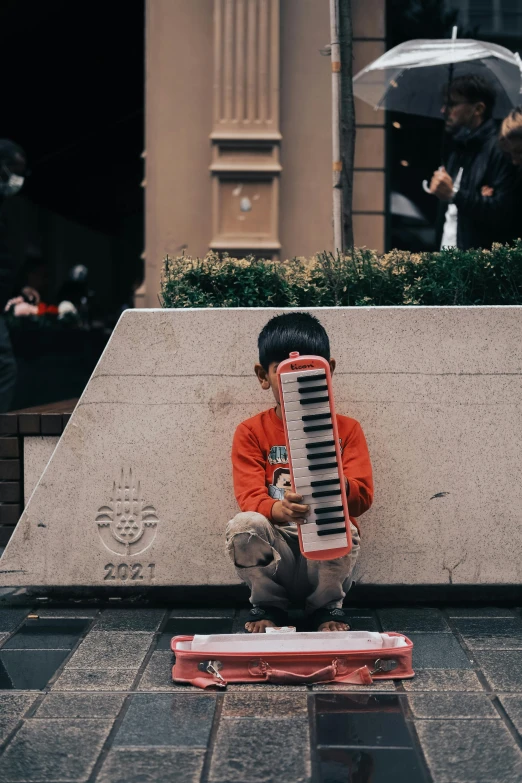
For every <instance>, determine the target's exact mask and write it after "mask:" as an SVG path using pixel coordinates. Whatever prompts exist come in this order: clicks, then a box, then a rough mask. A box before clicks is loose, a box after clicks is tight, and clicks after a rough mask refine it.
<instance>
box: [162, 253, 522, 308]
mask: <svg viewBox="0 0 522 783" xmlns="http://www.w3.org/2000/svg"><path fill="white" fill-rule="evenodd" d="M161 303H162V305H163V307H177V308H179V307H332V306H365V305H381V306H389V305H513V304H522V240H517V242H515V244H514V245H511V246H509V245H494V246H493V249H492V250H468V251H462V250H443V251H440V252H438V253H409V252H407V251H402V250H392V251H391V252H389V253H387V254H385V255H383V256H378V255H377V254H376V253H375V252H373V251H371V250H366V249H358V250H355V251H354V253H353V255H352V254H348V255H339V254H336V255H334V254H332V253H326V252H325V253H318V254H317V255H316V256H314V257H313V258H311V259H302V258H293V259H292V260H290V261H286V262H280V261H267V260H262V259H256V258H254V257H253V256H249V257H247V258H244V259H235V258H230V257H229V256H228V255H226V254H224V255H223V256H219V255H218V254H216V253H209V254H208V255H207V256H205V258H203V259H199V258H198V259H192V258H190V257H188V256H184V255H183V256H179V257H177V258H168V257H167V258H166V259H165V263H164V270H163V279H162V285H161Z"/></svg>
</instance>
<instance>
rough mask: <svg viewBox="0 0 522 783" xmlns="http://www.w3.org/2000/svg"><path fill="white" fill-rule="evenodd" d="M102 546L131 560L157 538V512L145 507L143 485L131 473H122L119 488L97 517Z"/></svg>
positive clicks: (147, 505) (113, 487)
mask: <svg viewBox="0 0 522 783" xmlns="http://www.w3.org/2000/svg"><path fill="white" fill-rule="evenodd" d="M96 523H97V525H98V533H99V534H100V538H101V540H102V542H103V545H104V546H105V547H106V549H108V550H109V552H113V553H114V554H116V555H126V556H128V557H132V556H133V555H139V554H141V552H144V551H145V549H148V547H149V546H150V545H151V544H152V542H153V541H154V539H155V538H156V533H157V526H158V517H157V516H156V509H155V508H154V506H151V505H150V504H148V503H145V502H144V500H143V498H142V494H141V485H140V482H139V481H138V482H137V484H136V480H135V479H134V477H133V475H132V470H129V472H128V474H127V475H125V473H124V471H123V469H122V471H121V474H120V480H119V483H118V485H116V481H114V482H113V485H112V496H111V499H110V501H109V503H108V504H107V505H106V506H100V508H99V509H98V515H97V517H96Z"/></svg>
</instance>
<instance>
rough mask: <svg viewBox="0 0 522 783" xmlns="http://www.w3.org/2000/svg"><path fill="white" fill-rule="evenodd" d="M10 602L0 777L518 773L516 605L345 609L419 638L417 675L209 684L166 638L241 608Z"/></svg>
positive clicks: (444, 782)
mask: <svg viewBox="0 0 522 783" xmlns="http://www.w3.org/2000/svg"><path fill="white" fill-rule="evenodd" d="M1 601H2V605H1V606H0V781H2V783H124V782H125V783H148V782H149V781H150V783H152V782H154V783H164V782H165V783H166V781H169V783H170V781H176V783H271V781H278V782H279V781H284V782H285V783H340V782H341V781H343V783H345V782H350V783H351V782H353V783H355V781H357V783H384V782H385V781H386V783H394V781H397V782H399V781H400V783H511V782H513V783H520V781H522V610H521V609H520V608H517V607H508V608H504V607H494V606H488V607H462V606H459V607H446V608H444V607H440V608H434V607H432V608H419V607H394V608H383V609H379V608H350V609H349V615H350V621H351V623H352V627H353V628H354V629H367V630H395V631H401V632H403V633H405V634H406V635H407V636H409V638H410V639H411V640H412V641H413V643H414V651H413V666H414V669H415V672H416V676H415V677H414V678H413V679H411V680H404V681H400V680H397V681H383V682H377V683H375V684H374V685H372V686H364V687H363V686H354V685H346V684H343V685H314V686H306V685H298V686H290V685H287V686H277V685H265V684H256V683H254V684H235V685H234V684H232V685H229V686H228V688H227V690H226V692H223V691H220V692H213V691H212V692H209V691H200V690H198V689H197V688H193V687H191V686H186V685H177V684H174V683H172V680H171V670H172V664H173V655H172V653H171V652H170V648H169V644H170V639H171V637H172V635H174V634H179V633H187V634H191V633H194V632H199V633H233V632H238V631H241V629H242V625H243V624H244V621H245V617H246V610H245V609H244V608H243V607H242V608H234V607H227V608H218V607H204V608H192V607H174V608H173V607H166V606H165V607H158V606H148V605H146V604H142V605H127V606H122V607H115V606H114V605H111V606H107V605H106V604H103V603H101V602H100V603H99V604H97V605H95V606H93V605H92V602H89V605H88V606H86V605H81V604H79V603H75V602H72V601H71V602H68V603H67V606H63V605H60V604H56V605H52V603H51V602H50V601H49V602H46V603H45V604H44V605H43V606H42V605H41V604H36V605H32V606H31V605H26V606H20V605H17V604H16V605H12V606H10V605H9V595H7V596H6V595H5V594H4V595H2V596H1ZM300 618H301V615H300V614H299V613H296V614H295V615H293V620H294V621H296V622H297V623H298V624H299V622H300Z"/></svg>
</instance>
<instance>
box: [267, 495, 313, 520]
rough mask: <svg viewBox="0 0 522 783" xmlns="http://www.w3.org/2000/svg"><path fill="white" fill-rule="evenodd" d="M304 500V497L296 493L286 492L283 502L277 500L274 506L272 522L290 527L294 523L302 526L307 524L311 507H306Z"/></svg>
mask: <svg viewBox="0 0 522 783" xmlns="http://www.w3.org/2000/svg"><path fill="white" fill-rule="evenodd" d="M302 500H303V498H302V496H301V495H297V494H296V493H295V492H285V496H284V498H283V500H277V501H276V502H275V503H274V505H273V506H272V522H274V524H276V525H290V524H292V522H296V523H297V524H298V525H300V524H302V523H303V522H305V517H306V515H307V514H308V513H310V506H305V505H304V504H303V503H302Z"/></svg>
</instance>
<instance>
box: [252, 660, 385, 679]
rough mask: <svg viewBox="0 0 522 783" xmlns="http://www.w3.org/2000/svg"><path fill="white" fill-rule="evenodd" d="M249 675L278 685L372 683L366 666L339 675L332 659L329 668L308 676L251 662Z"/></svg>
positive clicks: (267, 664) (318, 670)
mask: <svg viewBox="0 0 522 783" xmlns="http://www.w3.org/2000/svg"><path fill="white" fill-rule="evenodd" d="M249 671H250V673H251V674H254V675H256V674H257V675H258V676H259V674H262V675H264V676H265V679H266V681H267V682H273V683H276V684H279V685H292V684H306V685H308V684H312V683H316V682H333V681H337V682H346V683H349V684H350V685H371V684H372V682H373V679H372V676H371V674H370V670H369V669H368V667H367V666H361V667H360V668H359V669H354V670H353V671H351V672H349V673H348V674H342V675H340V674H339V661H338V659H337V658H334V660H333V661H332V663H331V664H330V666H325V667H324V668H323V669H317V671H315V672H311V673H310V674H296V673H295V672H288V671H284V670H283V669H272V667H271V666H270V664H269V663H267V662H266V661H263V660H258V661H252V662H251V664H250V666H249Z"/></svg>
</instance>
